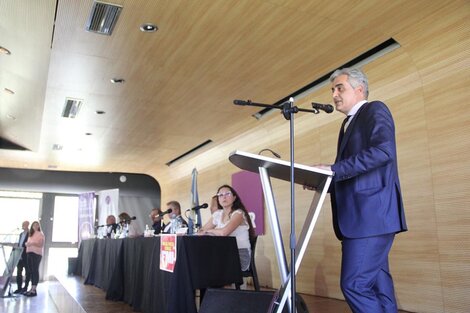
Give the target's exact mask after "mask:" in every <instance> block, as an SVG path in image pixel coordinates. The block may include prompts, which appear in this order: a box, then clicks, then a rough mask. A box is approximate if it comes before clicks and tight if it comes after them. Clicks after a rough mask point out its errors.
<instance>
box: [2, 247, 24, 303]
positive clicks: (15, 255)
mask: <svg viewBox="0 0 470 313" xmlns="http://www.w3.org/2000/svg"><path fill="white" fill-rule="evenodd" d="M6 246H10V247H11V252H10V255H9V257H8V259H7V256H6V252H5V247H6ZM22 252H23V247H18V246H17V245H16V244H12V243H0V253H1V254H2V258H1V260H2V263H4V265H3V266H2V267H4V271H3V275H2V276H0V297H1V298H5V297H11V296H12V294H11V288H10V289H9V287H10V284H11V278H12V276H13V271H14V270H15V268H16V265H17V264H18V261H19V260H20V259H21V253H22ZM7 290H8V293H7Z"/></svg>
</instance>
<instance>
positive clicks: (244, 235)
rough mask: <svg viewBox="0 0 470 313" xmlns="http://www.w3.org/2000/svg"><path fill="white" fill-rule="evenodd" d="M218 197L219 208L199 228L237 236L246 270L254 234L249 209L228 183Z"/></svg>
mask: <svg viewBox="0 0 470 313" xmlns="http://www.w3.org/2000/svg"><path fill="white" fill-rule="evenodd" d="M217 199H218V207H219V209H218V210H216V211H215V212H214V213H213V214H212V217H211V218H210V220H209V221H208V222H207V223H206V225H204V226H203V227H202V228H201V229H200V230H199V234H200V235H215V236H233V237H236V239H237V246H238V253H239V255H240V263H241V267H242V270H243V271H245V270H247V269H248V268H249V267H250V258H251V245H250V237H252V236H254V229H253V226H252V224H251V219H250V217H249V216H248V211H247V210H246V208H245V206H244V205H243V203H242V201H241V200H240V197H239V196H238V194H237V192H236V191H235V190H234V189H233V188H232V187H230V186H228V185H223V186H221V187H219V189H218V190H217Z"/></svg>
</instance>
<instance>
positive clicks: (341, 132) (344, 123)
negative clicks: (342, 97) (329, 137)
mask: <svg viewBox="0 0 470 313" xmlns="http://www.w3.org/2000/svg"><path fill="white" fill-rule="evenodd" d="M351 116H352V115H348V116H346V118H345V119H344V120H343V124H341V131H340V134H339V138H340V139H339V143H340V144H341V140H343V136H344V131H345V126H346V123H347V122H348V121H349V118H350V117H351Z"/></svg>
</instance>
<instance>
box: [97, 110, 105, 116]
mask: <svg viewBox="0 0 470 313" xmlns="http://www.w3.org/2000/svg"><path fill="white" fill-rule="evenodd" d="M95 113H96V114H98V115H101V114H105V113H106V112H105V111H101V110H96V111H95Z"/></svg>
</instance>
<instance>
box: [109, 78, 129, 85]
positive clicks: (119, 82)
mask: <svg viewBox="0 0 470 313" xmlns="http://www.w3.org/2000/svg"><path fill="white" fill-rule="evenodd" d="M111 82H112V83H113V84H124V83H125V82H126V81H125V80H124V79H123V78H111Z"/></svg>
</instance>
